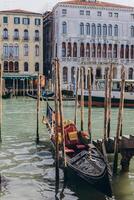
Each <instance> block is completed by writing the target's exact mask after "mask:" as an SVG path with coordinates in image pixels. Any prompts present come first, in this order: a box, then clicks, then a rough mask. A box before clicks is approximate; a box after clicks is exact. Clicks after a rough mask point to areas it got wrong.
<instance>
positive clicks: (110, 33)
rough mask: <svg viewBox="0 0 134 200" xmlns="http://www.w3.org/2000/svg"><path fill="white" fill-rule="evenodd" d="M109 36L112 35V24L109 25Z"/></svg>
mask: <svg viewBox="0 0 134 200" xmlns="http://www.w3.org/2000/svg"><path fill="white" fill-rule="evenodd" d="M108 36H112V25H111V24H109V25H108Z"/></svg>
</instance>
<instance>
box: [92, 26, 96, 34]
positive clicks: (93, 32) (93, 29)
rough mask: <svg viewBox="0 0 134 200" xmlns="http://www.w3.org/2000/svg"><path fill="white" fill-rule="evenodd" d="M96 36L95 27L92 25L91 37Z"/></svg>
mask: <svg viewBox="0 0 134 200" xmlns="http://www.w3.org/2000/svg"><path fill="white" fill-rule="evenodd" d="M95 35H96V26H95V24H92V36H93V37H94V36H95Z"/></svg>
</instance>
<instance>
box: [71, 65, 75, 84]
mask: <svg viewBox="0 0 134 200" xmlns="http://www.w3.org/2000/svg"><path fill="white" fill-rule="evenodd" d="M71 83H72V84H73V85H74V84H75V67H72V68H71Z"/></svg>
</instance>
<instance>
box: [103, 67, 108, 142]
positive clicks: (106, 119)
mask: <svg viewBox="0 0 134 200" xmlns="http://www.w3.org/2000/svg"><path fill="white" fill-rule="evenodd" d="M108 72H109V69H108V67H107V68H106V69H105V101H104V140H106V139H107V127H108Z"/></svg>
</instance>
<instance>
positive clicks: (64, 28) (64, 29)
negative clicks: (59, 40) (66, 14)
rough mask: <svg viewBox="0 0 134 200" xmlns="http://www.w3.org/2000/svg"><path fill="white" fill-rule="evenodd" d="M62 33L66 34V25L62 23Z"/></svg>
mask: <svg viewBox="0 0 134 200" xmlns="http://www.w3.org/2000/svg"><path fill="white" fill-rule="evenodd" d="M62 33H63V34H67V23H66V22H62Z"/></svg>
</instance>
